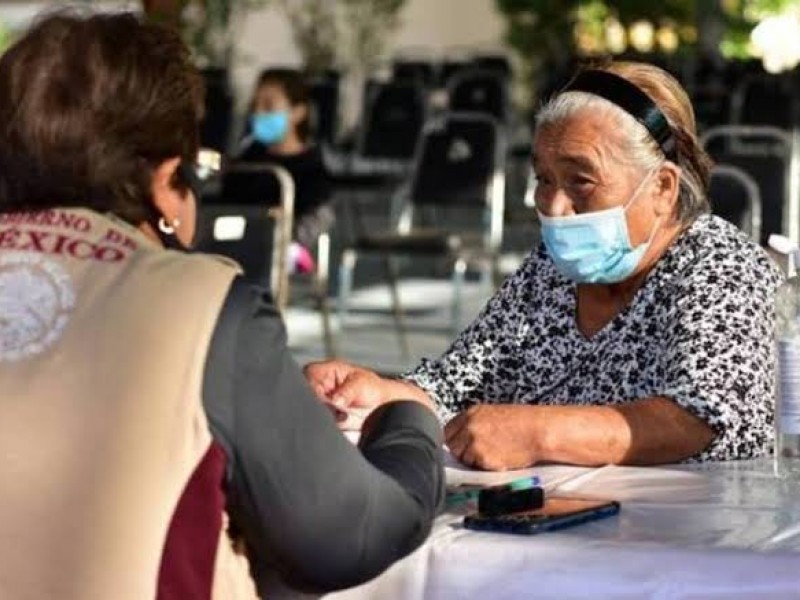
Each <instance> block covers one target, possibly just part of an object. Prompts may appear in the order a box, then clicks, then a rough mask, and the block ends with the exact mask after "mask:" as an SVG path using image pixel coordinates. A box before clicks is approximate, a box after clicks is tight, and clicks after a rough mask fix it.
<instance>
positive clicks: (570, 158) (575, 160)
mask: <svg viewBox="0 0 800 600" xmlns="http://www.w3.org/2000/svg"><path fill="white" fill-rule="evenodd" d="M556 162H559V163H564V164H567V165H568V166H571V167H577V168H579V169H581V170H584V171H592V172H594V171H596V170H597V166H596V165H595V163H594V162H593V161H592V160H590V159H588V158H586V157H585V156H580V155H566V156H559V157H558V158H556Z"/></svg>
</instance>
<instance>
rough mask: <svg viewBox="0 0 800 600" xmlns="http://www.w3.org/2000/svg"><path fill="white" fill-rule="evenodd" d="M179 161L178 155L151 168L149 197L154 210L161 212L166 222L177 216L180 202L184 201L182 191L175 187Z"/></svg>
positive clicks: (179, 210)
mask: <svg viewBox="0 0 800 600" xmlns="http://www.w3.org/2000/svg"><path fill="white" fill-rule="evenodd" d="M180 163H181V159H180V157H178V156H174V157H172V158H168V159H167V160H165V161H163V162H161V163H159V164H158V165H156V167H155V168H154V169H153V180H152V182H151V183H150V193H151V197H152V198H153V204H154V205H155V207H156V210H157V211H158V212H159V213H161V216H163V217H164V220H166V221H167V223H169V222H171V221H173V220H174V219H176V218H179V215H180V212H181V204H182V203H183V201H184V192H181V191H180V190H179V189H178V188H176V187H175V179H176V177H177V172H178V165H180Z"/></svg>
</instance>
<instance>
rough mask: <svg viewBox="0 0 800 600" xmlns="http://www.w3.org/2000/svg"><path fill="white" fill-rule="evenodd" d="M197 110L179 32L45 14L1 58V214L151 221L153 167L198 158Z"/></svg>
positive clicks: (197, 95) (129, 19)
mask: <svg viewBox="0 0 800 600" xmlns="http://www.w3.org/2000/svg"><path fill="white" fill-rule="evenodd" d="M201 114H202V83H201V80H200V77H199V75H198V73H197V70H196V69H195V67H194V66H193V64H192V62H191V56H190V54H189V51H188V49H187V48H186V46H185V45H184V44H183V42H182V41H181V39H180V37H179V35H178V34H177V33H176V32H174V31H171V30H169V29H166V28H164V27H161V26H158V25H153V24H149V23H144V22H142V21H141V20H140V19H139V18H138V17H136V16H135V15H133V14H129V13H123V14H113V15H95V14H89V15H82V14H78V13H74V12H59V13H56V14H52V15H50V16H47V17H45V18H44V19H43V20H41V21H40V22H38V23H36V24H35V25H34V26H33V27H32V28H31V29H30V30H29V31H28V32H27V33H26V34H25V35H24V36H23V37H22V38H21V39H20V40H19V41H18V42H17V43H15V44H14V45H13V46H12V47H11V48H10V49H9V50H8V51H7V52H6V53H5V54H4V55H3V56H2V58H0V213H7V212H17V211H38V210H42V209H45V208H52V207H75V206H82V207H86V208H90V209H93V210H96V211H98V212H111V213H114V214H116V215H117V216H119V217H120V218H122V219H124V220H126V221H128V222H129V223H132V224H134V225H138V224H139V223H141V222H143V221H149V220H152V219H153V217H154V216H156V215H155V208H154V206H153V205H152V200H151V193H150V186H151V179H152V172H153V169H154V167H156V166H157V165H158V164H159V163H161V162H162V161H163V160H165V159H168V158H171V157H176V156H177V157H180V158H181V159H182V160H184V161H187V162H191V161H192V160H193V159H194V157H195V155H196V154H197V150H198V146H199V140H198V127H197V126H198V121H199V119H200V117H201ZM175 185H176V187H178V188H179V189H182V188H183V187H184V184H183V182H181V181H179V180H177V179H176V181H175Z"/></svg>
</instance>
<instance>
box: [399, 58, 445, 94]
mask: <svg viewBox="0 0 800 600" xmlns="http://www.w3.org/2000/svg"><path fill="white" fill-rule="evenodd" d="M392 81H394V82H396V83H413V84H418V85H421V86H422V87H425V88H429V87H431V86H432V85H433V83H434V82H435V81H436V69H435V67H434V66H433V64H432V63H430V62H429V61H426V60H419V59H410V58H397V59H395V60H394V61H392Z"/></svg>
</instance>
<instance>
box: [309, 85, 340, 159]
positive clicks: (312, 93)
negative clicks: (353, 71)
mask: <svg viewBox="0 0 800 600" xmlns="http://www.w3.org/2000/svg"><path fill="white" fill-rule="evenodd" d="M309 98H310V101H311V107H312V117H313V118H312V124H313V127H312V136H313V138H314V140H315V141H316V142H317V143H318V144H319V145H326V146H333V145H334V144H335V143H336V140H337V136H338V133H339V78H338V76H335V75H333V74H328V75H324V76H320V77H316V78H314V79H312V80H311V82H310V83H309Z"/></svg>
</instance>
